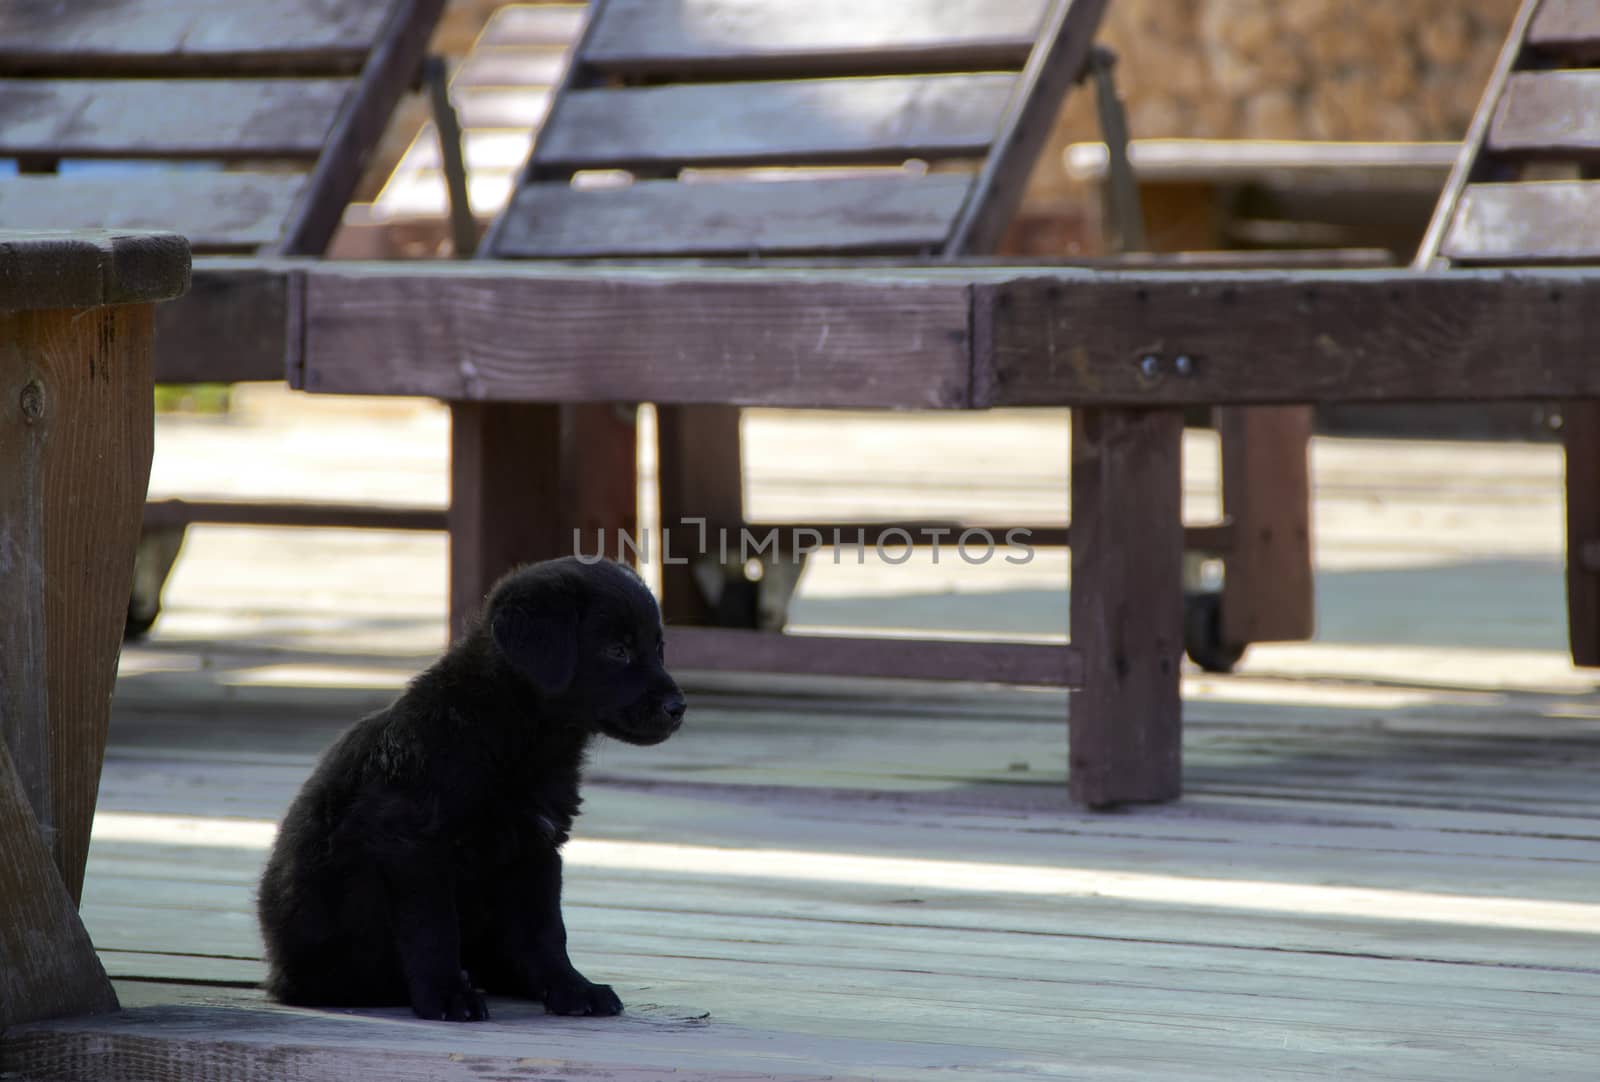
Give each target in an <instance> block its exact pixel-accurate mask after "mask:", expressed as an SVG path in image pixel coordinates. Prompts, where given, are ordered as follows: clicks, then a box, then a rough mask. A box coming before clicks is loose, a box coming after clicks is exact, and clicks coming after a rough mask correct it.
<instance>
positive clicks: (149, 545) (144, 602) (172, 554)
mask: <svg viewBox="0 0 1600 1082" xmlns="http://www.w3.org/2000/svg"><path fill="white" fill-rule="evenodd" d="M184 530H185V527H183V526H162V527H158V528H154V529H148V530H146V531H145V532H144V534H143V535H142V536H141V537H140V538H139V551H138V552H137V554H135V556H134V558H133V593H132V595H131V596H130V597H129V598H128V619H127V622H126V623H125V624H123V625H122V639H123V641H124V642H132V641H133V640H135V639H140V638H143V637H144V635H145V633H146V632H148V631H149V630H150V629H151V628H152V627H153V626H155V622H156V617H157V616H160V615H161V591H162V589H163V588H164V587H165V586H166V585H167V575H168V574H170V573H171V571H172V565H173V564H174V563H176V562H177V560H178V550H179V549H181V548H183V535H184Z"/></svg>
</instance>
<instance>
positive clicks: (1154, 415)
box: [1069, 409, 1183, 807]
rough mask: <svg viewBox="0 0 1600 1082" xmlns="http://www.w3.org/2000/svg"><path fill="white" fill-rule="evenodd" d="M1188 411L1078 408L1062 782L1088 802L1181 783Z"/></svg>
mask: <svg viewBox="0 0 1600 1082" xmlns="http://www.w3.org/2000/svg"><path fill="white" fill-rule="evenodd" d="M1182 449H1183V414H1182V412H1181V411H1179V410H1112V409H1086V410H1074V411H1073V415H1072V479H1071V486H1072V642H1073V644H1074V645H1076V646H1077V647H1078V648H1079V649H1080V650H1082V652H1083V658H1084V682H1083V686H1082V687H1081V688H1078V689H1076V690H1074V691H1073V692H1072V715H1071V723H1070V731H1071V739H1070V751H1069V762H1070V763H1071V767H1070V770H1069V780H1070V782H1071V787H1072V796H1073V799H1075V800H1077V801H1079V802H1081V803H1083V804H1087V805H1089V806H1091V807H1105V806H1109V805H1115V804H1124V803H1132V802H1145V801H1161V800H1172V799H1175V798H1176V797H1177V796H1178V795H1179V793H1180V791H1181V788H1182V772H1181V753H1182V747H1181V745H1182V737H1183V733H1182V701H1181V698H1180V695H1179V687H1178V666H1179V658H1180V655H1181V654H1182V652H1183V520H1182Z"/></svg>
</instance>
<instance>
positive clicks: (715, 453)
mask: <svg viewBox="0 0 1600 1082" xmlns="http://www.w3.org/2000/svg"><path fill="white" fill-rule="evenodd" d="M656 417H657V421H656V425H657V430H658V431H657V445H658V446H659V448H660V457H659V460H658V469H657V474H658V476H659V477H660V479H661V528H662V530H664V531H665V530H676V531H678V532H677V533H675V534H674V542H673V545H672V553H673V557H674V559H679V558H687V559H688V561H689V562H687V563H673V564H671V565H666V566H663V567H662V569H661V594H662V611H663V612H664V613H665V614H666V618H667V619H668V620H669V621H671V622H673V623H678V624H695V623H705V622H706V621H707V618H708V616H709V611H710V610H709V606H708V604H707V602H706V598H705V595H704V594H703V593H702V592H701V590H700V587H699V586H698V585H697V584H696V582H695V579H694V559H695V558H696V557H697V556H700V555H702V554H701V553H699V552H697V551H695V549H696V548H698V541H699V530H698V528H697V527H693V526H691V527H689V528H687V529H679V523H680V522H682V521H683V520H684V519H686V518H693V519H702V518H703V519H705V521H706V526H705V528H706V537H707V539H708V544H707V548H709V549H710V550H711V552H713V553H715V552H717V551H719V550H718V546H717V543H716V540H715V539H716V537H717V536H718V533H717V531H719V530H727V531H728V536H729V543H730V545H737V544H738V534H739V529H740V527H741V526H743V525H744V495H743V492H744V475H743V459H742V457H741V453H740V451H741V449H740V442H739V410H738V408H737V407H733V406H658V407H657V408H656Z"/></svg>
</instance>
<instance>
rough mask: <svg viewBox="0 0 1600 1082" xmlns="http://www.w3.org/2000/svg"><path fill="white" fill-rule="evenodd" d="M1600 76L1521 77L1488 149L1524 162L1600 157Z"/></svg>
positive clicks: (1510, 86)
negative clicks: (1598, 104) (1532, 158)
mask: <svg viewBox="0 0 1600 1082" xmlns="http://www.w3.org/2000/svg"><path fill="white" fill-rule="evenodd" d="M1597 101H1600V71H1541V72H1518V73H1517V74H1515V75H1513V76H1512V77H1511V78H1510V79H1509V80H1508V81H1507V82H1506V91H1505V95H1504V96H1503V97H1501V99H1500V107H1499V108H1498V109H1496V110H1495V114H1494V121H1493V122H1492V123H1491V124H1490V125H1489V138H1488V142H1487V147H1488V149H1489V150H1491V151H1496V152H1499V153H1503V154H1514V155H1517V156H1519V157H1541V158H1588V157H1594V156H1596V155H1600V109H1597V108H1596V107H1595V103H1596V102H1597Z"/></svg>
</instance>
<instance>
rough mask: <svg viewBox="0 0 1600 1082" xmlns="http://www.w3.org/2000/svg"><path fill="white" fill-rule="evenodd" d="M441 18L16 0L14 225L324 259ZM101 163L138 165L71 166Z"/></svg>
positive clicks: (10, 143) (9, 136) (9, 110)
mask: <svg viewBox="0 0 1600 1082" xmlns="http://www.w3.org/2000/svg"><path fill="white" fill-rule="evenodd" d="M442 8H443V0H231V2H230V0H117V2H116V3H103V2H92V0H73V2H67V3H63V2H60V0H8V3H6V4H5V10H4V11H3V12H0V159H13V160H14V161H15V162H16V163H17V165H18V167H19V170H20V175H18V176H15V177H4V178H0V226H9V227H29V228H36V229H37V228H62V229H81V228H86V227H108V228H120V229H142V228H152V229H171V230H176V231H177V232H180V233H183V234H185V235H186V236H188V237H189V238H190V241H191V243H192V245H193V248H194V250H195V251H196V252H211V253H217V252H236V253H247V252H262V253H275V254H317V253H320V252H321V251H322V250H323V248H324V246H325V245H326V244H327V242H328V240H329V238H330V237H331V236H332V234H333V231H334V229H335V228H337V226H338V223H339V219H340V216H341V215H342V213H343V211H344V206H345V204H346V203H347V202H348V201H349V199H350V196H351V194H352V193H353V192H354V190H355V186H356V183H357V181H358V180H359V178H360V173H361V169H362V166H363V165H364V163H365V159H366V157H367V155H368V153H369V152H370V151H371V149H372V147H373V145H374V144H375V143H376V142H377V140H378V137H379V136H380V135H381V134H382V132H383V128H384V126H385V125H386V124H387V123H388V120H389V115H390V113H391V112H392V110H393V109H394V106H395V104H396V102H397V101H398V99H399V97H400V95H401V94H402V93H403V92H404V91H405V89H406V88H407V86H409V85H410V84H411V83H412V82H413V80H414V78H415V76H416V73H417V71H418V65H419V64H420V63H421V60H422V57H423V54H424V51H425V49H426V46H427V41H428V37H429V35H430V34H431V32H432V30H433V26H434V24H435V23H436V22H437V20H438V17H439V13H440V11H441V10H442ZM90 160H92V161H100V162H104V161H120V162H124V163H128V168H125V169H117V170H114V171H113V170H85V171H82V172H80V171H77V170H75V169H73V168H72V167H73V165H74V164H76V163H77V162H80V161H90ZM63 163H65V167H64V168H62V170H61V172H60V175H54V174H55V173H56V169H57V167H58V166H62V165H63ZM135 163H137V165H136V164H135ZM158 163H159V164H162V165H165V166H167V167H165V168H145V167H144V166H147V165H155V164H158ZM175 163H185V164H186V165H187V167H186V168H178V167H174V164H175ZM35 174H41V175H35Z"/></svg>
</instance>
